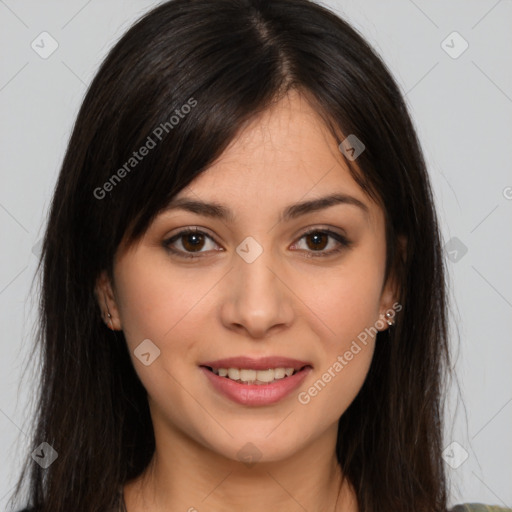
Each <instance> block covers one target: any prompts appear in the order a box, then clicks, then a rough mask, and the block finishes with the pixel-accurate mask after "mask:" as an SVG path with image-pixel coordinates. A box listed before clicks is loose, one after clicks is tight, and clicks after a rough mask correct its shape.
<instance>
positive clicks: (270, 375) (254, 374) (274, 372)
mask: <svg viewBox="0 0 512 512" xmlns="http://www.w3.org/2000/svg"><path fill="white" fill-rule="evenodd" d="M212 371H213V373H215V374H216V375H218V376H219V377H227V378H229V379H231V380H235V381H238V382H244V383H247V384H268V383H271V382H274V381H275V380H279V379H284V378H285V377H290V376H291V375H293V374H294V372H295V370H294V369H293V368H269V369H268V370H251V369H246V368H241V369H239V368H212Z"/></svg>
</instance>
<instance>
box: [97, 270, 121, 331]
mask: <svg viewBox="0 0 512 512" xmlns="http://www.w3.org/2000/svg"><path fill="white" fill-rule="evenodd" d="M94 294H95V295H96V300H97V301H98V306H99V307H100V310H101V316H102V318H103V321H104V322H105V324H106V325H107V327H109V328H110V329H112V330H113V331H120V330H122V328H121V318H120V316H119V310H118V307H117V302H116V298H115V294H114V290H113V286H112V283H111V281H110V278H109V277H108V274H107V272H106V271H105V270H104V271H103V272H102V273H101V274H100V275H99V276H98V278H97V280H96V285H95V287H94ZM109 314H110V317H109Z"/></svg>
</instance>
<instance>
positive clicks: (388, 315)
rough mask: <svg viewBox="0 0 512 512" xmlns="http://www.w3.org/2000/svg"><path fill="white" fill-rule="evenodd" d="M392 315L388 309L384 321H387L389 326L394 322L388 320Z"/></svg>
mask: <svg viewBox="0 0 512 512" xmlns="http://www.w3.org/2000/svg"><path fill="white" fill-rule="evenodd" d="M392 317H393V315H392V314H391V313H390V312H389V311H388V312H387V313H386V322H387V323H388V325H389V326H390V327H391V326H392V325H394V322H392V321H391V320H390V318H392Z"/></svg>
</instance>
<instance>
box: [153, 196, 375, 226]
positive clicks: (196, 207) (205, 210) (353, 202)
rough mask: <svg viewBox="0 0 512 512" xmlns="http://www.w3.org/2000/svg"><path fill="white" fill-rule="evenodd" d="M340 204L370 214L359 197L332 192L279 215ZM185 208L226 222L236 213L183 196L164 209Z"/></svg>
mask: <svg viewBox="0 0 512 512" xmlns="http://www.w3.org/2000/svg"><path fill="white" fill-rule="evenodd" d="M338 204H345V205H349V206H355V207H357V208H359V209H360V210H361V211H362V212H363V213H364V214H365V215H369V208H368V206H367V205H366V204H365V203H363V202H362V201H360V200H359V199H357V198H355V197H353V196H350V195H347V194H340V193H337V194H331V195H328V196H325V197H320V198H317V199H312V200H309V201H303V202H300V203H294V204H291V205H289V206H287V207H286V208H285V209H284V210H283V211H282V212H281V215H280V216H279V222H282V221H285V222H286V221H289V220H293V219H296V218H298V217H300V216H302V215H306V214H308V213H311V212H315V211H320V210H324V209H326V208H330V207H331V206H335V205H338ZM170 210H185V211H188V212H191V213H196V214H198V215H203V216H205V217H211V218H217V219H221V220H223V221H226V222H234V220H235V217H236V216H235V214H234V212H233V211H232V210H231V209H229V208H228V207H227V206H225V205H222V204H220V203H216V202H204V201H198V200H196V199H192V198H188V197H181V198H178V199H174V200H172V201H171V202H170V203H169V204H168V205H167V206H166V207H165V208H164V209H163V210H162V211H164V212H165V211H170Z"/></svg>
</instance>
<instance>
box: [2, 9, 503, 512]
mask: <svg viewBox="0 0 512 512" xmlns="http://www.w3.org/2000/svg"><path fill="white" fill-rule="evenodd" d="M212 1H214V0H212ZM157 3H158V2H154V1H149V0H138V1H136V0H108V1H100V0H89V1H87V0H71V1H70V0H68V1H66V2H64V1H60V2H59V1H48V0H47V1H44V2H41V1H39V0H32V1H29V0H16V1H15V0H0V23H1V26H0V51H1V69H0V109H1V125H0V130H1V137H0V139H1V148H0V161H1V171H0V172H1V190H0V229H1V248H2V249H1V253H0V328H1V332H2V336H1V357H0V382H1V388H0V460H1V461H2V463H1V464H0V509H1V510H5V508H6V503H7V499H8V497H9V496H10V494H11V490H12V487H13V485H14V483H15V480H16V478H17V477H18V472H19V468H20V465H21V461H22V460H23V459H25V458H27V457H29V456H30V453H29V451H28V447H27V446H26V441H27V435H26V432H27V430H28V428H29V427H30V425H31V418H30V413H31V409H30V406H29V400H30V399H31V397H32V396H33V393H34V390H35V389H36V388H37V383H36V382H33V380H31V378H30V374H29V375H28V376H27V378H26V379H24V380H22V379H21V372H22V370H23V367H24V364H25V363H26V357H27V355H28V353H29V351H30V349H31V347H32V337H33V329H34V322H35V319H36V316H35V311H36V309H35V308H36V297H35V293H36V291H34V290H35V289H33V292H32V294H30V293H29V292H30V286H31V283H32V279H33V277H34V271H35V266H36V255H37V254H38V242H39V240H40V238H41V236H42V233H43V228H44V222H45V218H46V214H47V210H48V206H49V203H50V198H51V194H52V191H53V187H54V185H55V182H56V178H57V175H58V172H59V169H60V165H61V162H62V158H63V155H64V151H65V148H66V144H67V141H68V138H69V135H70V131H71V128H72V126H73V123H74V119H75V116H76V114H77V110H78V108H79V105H80V103H81V100H82V98H83V96H84V94H85V91H86V89H87V86H88V84H89V83H90V81H91V79H92V77H93V76H94V74H95V72H96V70H97V69H98V66H99V64H100V62H101V60H102V59H103V57H104V56H105V55H106V53H107V51H108V50H109V49H110V48H111V47H112V45H113V44H114V43H115V42H116V41H117V40H118V39H119V38H120V37H121V35H122V34H123V33H124V32H125V31H126V30H127V29H128V27H129V26H130V25H131V24H132V23H133V22H134V21H135V20H136V19H137V18H138V17H139V16H140V15H141V14H143V13H144V12H146V11H147V10H148V9H149V8H151V7H152V6H155V5H156V4H157ZM324 5H326V6H328V7H331V8H332V9H333V10H335V11H336V12H337V13H338V14H339V15H341V16H342V17H344V18H345V19H346V20H348V21H349V22H351V24H352V25H353V26H354V27H355V28H356V29H357V30H358V31H360V32H361V33H362V34H363V35H364V36H365V37H366V38H367V40H368V41H369V42H370V43H371V44H372V45H373V47H374V48H375V49H376V50H377V52H378V53H379V54H380V55H381V56H382V57H383V59H384V61H385V62H386V63H387V64H388V66H389V68H390V69H391V71H392V73H393V74H394V76H395V77H396V79H397V81H398V82H399V84H400V87H401V89H402V90H403V93H404V95H405V97H406V101H407V103H408V105H409V108H410V111H411V114H412V116H413V121H414V123H415V126H416V128H417V130H418V134H419V137H420V141H421V144H422V147H423V150H424V152H425V156H426V159H427V163H428V166H429V172H430V176H431V179H432V184H433V188H434V192H435V199H436V204H437V208H438V213H439V218H440V221H441V226H442V231H443V239H444V243H445V244H446V246H445V257H446V262H447V266H448V270H449V278H450V290H451V291H450V297H451V300H452V303H451V332H452V347H453V354H454V357H455V363H456V364H455V371H456V377H457V380H456V381H454V382H453V383H452V385H451V388H450V389H451V393H450V395H449V401H448V403H447V415H446V423H445V432H446V443H445V445H446V451H445V453H444V460H445V463H446V467H447V471H448V475H449V478H450V482H451V491H450V492H451V503H452V504H454V503H460V502H484V503H489V504H491V503H492V504H497V505H501V506H508V507H512V435H511V433H512V428H511V427H512V371H511V370H512V365H511V362H512V336H511V331H512V329H511V328H512V321H511V320H512V265H511V261H512V259H511V254H512V166H511V163H510V149H511V147H512V65H511V64H512V62H511V56H512V31H511V30H510V27H511V26H512V1H510V0H500V1H496V0H479V1H475V0H453V1H446V0H443V1H441V0H430V1H426V0H424V1H420V0H416V1H412V0H392V1H386V2H384V1H382V0H364V1H356V0H350V1H349V0H347V1H344V0H339V1H334V0H331V1H325V2H324ZM42 32H47V34H48V35H42V36H41V35H40V34H41V33H42ZM41 38H45V44H44V45H43V44H41V43H40V40H41ZM38 41H39V48H38V47H37V44H38ZM33 42H34V43H33ZM52 44H53V45H54V46H55V45H58V46H57V47H56V50H55V51H54V52H53V53H52V54H51V55H49V56H46V58H43V56H41V53H42V52H43V48H41V47H42V46H44V48H45V50H44V51H50V50H51V49H52ZM34 46H35V48H38V51H36V50H35V49H34V48H33V47H34ZM418 293H421V290H418ZM63 321H65V319H63ZM459 387H460V389H459ZM404 392H406V390H404Z"/></svg>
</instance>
